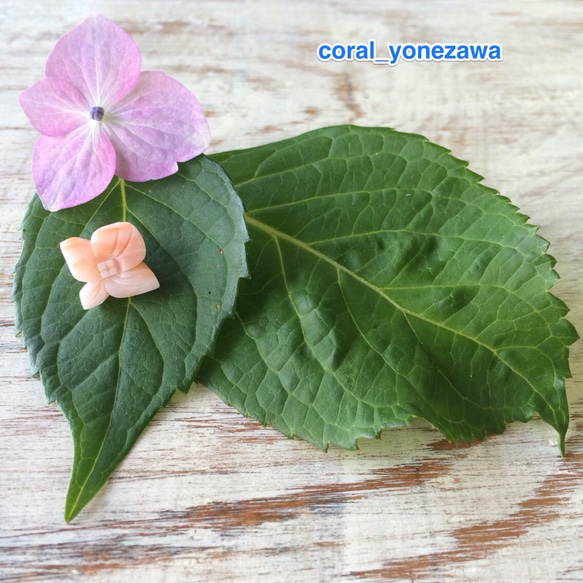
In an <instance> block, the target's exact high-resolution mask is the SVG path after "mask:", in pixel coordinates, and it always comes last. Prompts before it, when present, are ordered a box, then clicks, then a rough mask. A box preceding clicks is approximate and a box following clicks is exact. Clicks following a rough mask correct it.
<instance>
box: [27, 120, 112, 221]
mask: <svg viewBox="0 0 583 583" xmlns="http://www.w3.org/2000/svg"><path fill="white" fill-rule="evenodd" d="M114 172H115V151H114V149H113V146H112V145H111V142H110V141H109V139H108V138H107V136H106V135H105V134H103V132H100V131H99V130H92V129H91V128H89V131H88V128H87V127H86V126H82V127H81V128H79V129H77V130H75V131H73V132H71V133H69V134H67V135H66V136H62V137H56V138H51V137H47V136H39V138H38V140H37V142H36V144H35V147H34V151H33V153H32V177H33V180H34V184H35V187H36V189H37V192H38V194H39V196H40V198H41V200H42V203H43V206H44V207H45V208H46V209H47V210H49V211H57V210H60V209H63V208H68V207H72V206H76V205H78V204H82V203H84V202H87V201H88V200H91V199H92V198H95V197H96V196H98V195H99V194H101V193H102V192H103V191H104V190H105V189H106V188H107V186H108V185H109V183H110V182H111V179H112V178H113V175H114Z"/></svg>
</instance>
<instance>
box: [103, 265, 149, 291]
mask: <svg viewBox="0 0 583 583" xmlns="http://www.w3.org/2000/svg"><path fill="white" fill-rule="evenodd" d="M103 283H104V285H105V289H106V290H107V291H108V293H109V295H111V296H113V297H114V298H129V297H131V296H137V295H139V294H145V293H146V292H149V291H152V290H155V289H158V288H159V287H160V283H159V282H158V279H157V278H156V276H155V275H154V273H153V271H152V270H151V269H150V268H149V267H148V266H147V265H146V264H145V263H140V264H139V265H138V266H137V267H134V268H133V269H130V270H129V271H123V272H122V273H120V274H119V275H116V276H113V277H108V278H107V279H106V280H104V282H103Z"/></svg>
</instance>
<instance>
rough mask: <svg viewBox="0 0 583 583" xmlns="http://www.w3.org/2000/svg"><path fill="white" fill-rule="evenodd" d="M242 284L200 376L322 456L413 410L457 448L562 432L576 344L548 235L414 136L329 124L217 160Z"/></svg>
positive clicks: (247, 411) (458, 164)
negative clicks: (508, 429) (530, 423)
mask: <svg viewBox="0 0 583 583" xmlns="http://www.w3.org/2000/svg"><path fill="white" fill-rule="evenodd" d="M214 159H215V160H217V161H218V162H220V163H221V164H222V165H223V167H224V168H225V169H226V171H227V173H228V174H229V176H230V178H231V180H232V181H233V184H234V186H235V188H236V189H237V191H238V193H239V196H240V197H241V198H242V200H243V204H244V206H245V209H246V215H245V218H246V222H247V226H248V229H249V235H250V238H251V242H250V244H249V245H248V247H247V258H248V262H249V267H250V272H251V278H250V279H249V280H245V281H244V282H242V285H241V287H240V290H239V296H238V299H237V304H236V318H235V319H233V320H231V319H229V320H228V321H226V322H225V325H224V327H223V328H222V330H221V332H220V334H219V341H218V343H217V350H216V352H215V353H214V355H213V356H212V358H207V359H205V361H204V363H203V365H202V367H201V369H200V371H199V374H198V375H197V376H198V379H199V380H200V381H201V382H203V383H205V384H207V385H208V386H209V387H210V388H211V389H212V390H214V391H215V392H216V393H217V394H218V395H220V397H221V398H222V399H223V400H225V401H226V402H228V403H231V404H232V405H234V406H235V407H236V408H237V409H238V410H239V411H241V412H242V413H244V414H246V415H250V416H252V417H254V418H255V419H257V420H259V421H260V422H262V423H269V424H271V425H272V426H273V427H275V428H276V429H278V430H280V431H281V432H283V433H284V434H286V435H288V436H292V435H297V436H300V437H302V438H304V439H306V440H308V441H310V442H312V443H314V444H317V445H318V446H320V447H322V448H326V447H327V446H328V444H336V445H339V446H341V447H345V448H353V447H355V440H356V439H357V438H359V437H363V436H374V435H376V434H378V432H379V431H380V430H381V429H382V428H383V427H389V426H398V425H402V424H405V423H407V422H408V421H410V419H411V418H412V417H413V416H420V417H424V418H425V419H427V420H429V421H430V422H431V423H432V424H433V425H434V426H435V427H437V428H438V429H439V430H440V431H441V432H443V433H444V434H445V436H446V437H447V438H448V439H451V440H454V441H456V442H460V441H462V440H467V441H469V440H471V439H473V438H481V437H483V436H484V434H485V433H486V432H501V431H503V430H504V427H505V423H506V422H508V421H512V420H521V421H527V420H529V419H530V418H531V416H532V415H533V414H534V413H535V412H538V413H539V414H540V415H541V416H542V418H543V419H544V420H545V421H546V422H548V423H549V424H550V425H552V426H553V427H554V428H555V429H556V430H557V431H558V433H559V436H560V447H561V449H563V448H564V437H565V433H566V430H567V425H568V409H567V402H566V398H565V390H564V379H565V378H566V377H568V376H569V366H568V346H569V345H570V344H571V343H572V342H573V341H574V340H575V339H576V338H577V335H576V332H575V330H574V329H573V327H572V326H571V325H570V324H569V323H568V322H567V321H566V320H565V319H564V316H565V314H566V312H567V308H566V307H565V305H564V304H563V303H562V302H561V301H560V300H558V299H557V298H555V297H554V296H553V295H551V294H550V293H549V291H548V290H549V288H550V287H551V286H552V285H553V284H554V283H555V282H556V281H557V275H556V273H555V272H554V271H553V263H554V262H553V259H552V258H551V257H550V256H548V255H546V254H545V251H546V249H547V243H546V242H545V241H544V240H543V239H542V238H540V237H539V236H537V235H536V233H535V231H536V227H534V226H531V225H527V224H526V219H525V217H524V216H523V215H520V214H518V213H517V212H516V209H515V207H513V206H512V205H511V204H509V202H508V200H507V199H505V198H503V197H501V196H499V195H498V194H496V193H495V192H494V191H493V190H491V189H490V188H487V187H485V186H483V185H482V184H480V180H481V177H480V176H477V175H476V174H474V173H472V172H470V171H469V170H468V169H467V168H466V163H465V162H462V161H460V160H457V159H455V158H454V157H452V156H451V155H450V154H449V153H448V151H447V150H445V149H444V148H442V147H440V146H437V145H435V144H432V143H430V142H428V141H427V140H426V139H424V138H423V137H421V136H417V135H411V134H403V133H400V132H397V131H393V130H390V129H381V128H357V127H347V126H342V127H335V128H327V129H322V130H317V131H314V132H311V133H308V134H304V135H301V136H299V137H297V138H294V139H289V140H285V141H282V142H279V143H274V144H269V145H266V146H262V147H257V148H252V149H249V150H242V151H236V152H229V153H224V154H218V155H216V156H214Z"/></svg>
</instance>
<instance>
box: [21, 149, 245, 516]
mask: <svg viewBox="0 0 583 583" xmlns="http://www.w3.org/2000/svg"><path fill="white" fill-rule="evenodd" d="M124 220H127V221H129V222H131V223H133V224H134V225H135V226H136V227H137V228H138V230H139V231H140V232H141V234H142V235H143V237H144V240H145V242H146V248H147V255H146V260H145V261H146V264H147V265H148V266H149V267H150V268H151V269H152V270H153V271H154V273H155V274H156V276H157V278H158V280H159V281H160V289H158V290H156V291H153V292H150V293H147V294H144V295H141V296H136V297H133V298H130V299H115V298H108V299H107V300H106V301H105V303H104V304H102V305H101V306H98V307H96V308H91V309H90V310H88V311H84V310H83V309H82V308H81V305H80V302H79V297H78V294H79V289H80V288H81V286H82V285H83V284H81V283H79V282H77V281H75V280H74V279H73V277H72V276H71V274H70V272H69V270H68V268H67V267H66V265H65V262H64V259H63V256H62V255H61V252H60V249H59V242H60V241H62V240H64V239H66V238H68V237H72V236H81V237H85V238H89V237H90V235H91V234H92V233H93V231H95V230H96V229H97V228H98V227H101V226H103V225H106V224H109V223H114V222H116V221H124ZM23 233H24V246H23V252H22V257H21V259H20V261H19V263H18V266H17V268H16V277H15V287H14V297H15V300H16V308H17V327H18V328H19V329H20V330H21V331H22V334H23V337H24V341H25V344H26V346H27V347H28V350H29V353H30V358H31V362H32V366H33V368H34V369H35V370H36V371H39V372H40V376H41V378H42V381H43V383H44V385H45V389H46V394H47V396H48V398H49V400H50V401H56V402H57V403H58V404H59V406H60V407H61V409H62V410H63V412H64V413H65V415H66V416H67V419H68V420H69V423H70V425H71V430H72V433H73V439H74V445H75V457H74V462H73V471H72V477H71V483H70V486H69V492H68V495H67V502H66V510H65V516H66V518H67V519H68V520H70V519H71V518H73V517H74V516H75V515H76V514H77V513H78V512H79V511H80V510H81V508H83V506H84V505H85V504H87V502H88V501H89V500H90V499H91V498H92V497H93V496H94V495H95V493H96V492H97V491H98V490H99V488H100V487H101V486H102V485H103V483H104V482H105V480H106V479H107V477H108V476H109V475H110V474H111V472H112V471H113V470H114V469H115V467H116V466H117V465H118V464H119V462H120V461H121V460H122V459H123V457H124V456H125V454H126V453H127V452H128V450H129V449H130V447H131V446H132V445H133V443H134V442H135V441H136V439H137V438H138V436H139V435H140V433H141V431H142V430H143V429H144V427H145V426H146V425H147V423H148V422H149V421H150V419H151V418H152V417H153V416H154V414H155V413H156V411H157V410H158V409H159V408H160V407H161V406H163V405H165V404H166V403H167V402H168V400H169V399H170V397H171V396H172V394H173V393H174V391H175V390H176V389H180V390H182V391H187V390H188V388H189V386H190V385H191V383H192V381H193V378H194V375H195V372H196V370H197V368H198V366H199V364H200V362H201V359H202V357H203V356H204V355H205V353H207V352H208V351H209V350H210V349H211V348H212V346H213V343H214V341H215V336H216V333H217V330H218V328H219V325H220V324H221V322H222V320H223V319H224V318H225V316H226V315H228V314H230V313H231V311H232V308H233V304H234V301H235V295H236V290H237V282H238V279H239V277H241V276H242V275H245V274H246V266H245V254H244V243H245V241H246V239H247V234H246V230H245V225H244V223H243V218H242V207H241V203H240V201H239V199H238V198H237V195H236V194H235V192H234V190H233V188H232V186H231V184H230V182H229V180H228V178H227V177H226V176H225V174H224V172H223V171H222V170H221V168H220V167H219V166H218V165H217V164H215V163H214V162H212V161H211V160H209V159H208V158H205V157H204V156H200V157H198V158H196V159H194V160H192V161H190V162H188V163H187V164H184V165H182V166H181V169H180V171H179V173H178V174H176V175H174V176H171V177H169V178H166V179H164V180H160V181H156V182H147V183H129V182H124V181H122V180H118V179H114V181H113V182H112V184H111V185H110V187H109V188H108V189H107V190H106V191H105V193H103V194H102V195H101V196H99V197H98V198H96V199H95V200H93V201H91V202H89V203H87V204H84V205H82V206H78V207H74V208H71V209H66V210H62V211H59V212H56V213H49V212H47V211H45V210H44V209H43V208H42V205H41V203H40V200H39V199H38V197H36V196H35V197H34V199H33V200H32V201H31V203H30V205H29V207H28V209H27V213H26V217H25V220H24V225H23Z"/></svg>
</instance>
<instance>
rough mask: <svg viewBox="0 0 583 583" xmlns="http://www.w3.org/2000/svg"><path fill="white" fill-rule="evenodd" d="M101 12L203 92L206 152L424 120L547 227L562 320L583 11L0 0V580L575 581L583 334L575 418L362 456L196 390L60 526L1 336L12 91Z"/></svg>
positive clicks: (46, 434) (433, 437) (389, 436)
mask: <svg viewBox="0 0 583 583" xmlns="http://www.w3.org/2000/svg"><path fill="white" fill-rule="evenodd" d="M94 12H101V13H102V14H104V15H105V16H108V17H109V18H112V19H113V20H115V21H117V22H118V23H119V24H120V25H122V26H123V27H124V28H125V29H126V30H127V31H128V32H129V33H130V34H132V36H133V37H134V39H135V40H136V42H137V43H138V45H139V46H140V48H141V50H142V55H143V67H144V69H162V70H164V71H165V72H166V73H168V74H170V75H172V76H174V77H176V78H177V79H179V80H180V81H181V82H182V83H183V84H185V85H186V86H187V87H189V88H191V89H192V90H193V91H194V92H195V93H196V94H197V96H198V97H199V99H200V101H201V103H202V106H203V109H204V110H205V111H206V112H207V113H208V115H209V121H210V124H211V129H212V133H213V145H212V149H211V151H220V150H225V149H231V148H244V147H248V146H252V145H257V144H261V143H263V142H267V141H271V140H275V139H280V138H285V137H290V136H292V135H295V134H298V133H301V132H304V131H307V130H310V129H315V128H317V127H322V126H326V125H333V124H341V123H348V122H350V123H356V124H360V125H384V126H391V127H395V128H397V129H399V130H403V131H410V132H416V133H421V134H424V135H425V136H427V137H428V138H429V139H431V140H433V141H436V142H438V143H441V144H443V145H445V146H447V147H449V148H450V149H451V150H452V151H453V153H454V155H456V156H458V157H460V158H462V159H466V160H470V161H471V168H472V169H473V170H474V171H476V172H477V173H479V174H481V175H483V176H485V183H486V184H488V185H490V186H493V187H495V188H497V189H499V190H500V192H501V193H502V194H504V195H505V196H508V197H509V198H511V199H512V201H513V202H514V203H515V204H516V205H517V206H519V207H520V209H521V210H522V211H523V212H524V213H525V214H527V215H529V216H530V217H531V221H532V222H533V223H536V224H540V225H542V227H541V230H540V232H541V234H542V235H543V236H545V237H546V238H548V239H549V240H550V241H552V245H551V248H550V252H551V254H552V255H553V256H555V257H556V259H557V266H556V268H557V270H558V271H559V273H560V274H561V275H562V281H561V283H560V284H559V285H558V286H557V287H556V288H555V291H556V294H557V295H559V296H560V297H561V298H562V299H564V300H565V301H566V302H567V303H568V304H569V306H570V307H571V308H572V312H571V315H570V318H571V320H572V321H573V322H574V324H575V325H576V326H578V327H580V328H582V329H583V327H581V322H582V318H583V302H582V300H581V297H582V295H581V292H580V290H581V281H582V279H583V278H582V275H583V274H582V268H581V263H580V261H579V258H580V256H581V254H582V251H583V236H582V235H581V232H580V225H581V218H582V208H583V203H582V198H581V197H583V189H582V184H583V180H582V176H583V158H582V156H581V152H582V147H581V146H582V138H583V122H582V120H583V94H582V93H583V84H582V82H581V75H580V70H581V62H582V60H583V48H582V47H581V42H580V40H581V30H582V25H583V3H581V2H578V1H576V0H541V1H539V2H526V1H519V2H516V1H515V2H512V3H510V2H507V1H502V0H491V1H488V2H486V1H479V2H477V1H474V2H466V1H463V0H458V1H454V0H451V1H445V0H444V1H440V2H429V1H427V2H424V1H421V0H413V1H409V2H397V1H387V2H381V1H372V0H368V1H361V2H349V1H347V0H330V1H328V2H319V3H318V2H311V1H309V0H297V1H295V2H294V3H291V2H284V1H283V0H282V1H269V0H256V1H254V2H243V1H234V0H233V1H225V0H221V1H211V0H200V1H197V2H194V1H193V2H188V1H178V0H167V1H162V0H159V1H152V2H137V1H130V2H117V1H107V2H98V1H89V0H85V1H81V0H75V1H73V0H60V1H58V2H57V1H56V0H45V1H41V2H26V1H25V2H11V1H8V0H0V73H1V79H2V84H1V87H2V89H1V91H2V93H1V100H2V101H1V107H0V128H1V130H2V131H1V132H0V164H1V165H2V173H1V176H2V179H1V182H0V204H1V205H2V213H1V214H0V237H1V245H0V269H1V279H0V344H1V347H2V353H1V356H0V358H2V366H1V367H0V387H1V389H2V398H1V399H0V459H1V464H0V491H1V494H2V495H1V497H0V516H1V517H2V519H1V520H0V580H2V581H51V580H55V581H56V580H59V581H61V582H66V581H77V580H83V581H91V582H95V583H101V582H107V583H112V582H113V583H116V582H124V583H125V582H140V583H143V582H144V581H147V582H157V581H179V580H186V581H236V582H246V581H290V582H294V581H476V582H479V581H536V582H548V581H565V582H566V581H583V555H582V553H581V551H582V549H583V543H582V542H581V541H582V540H583V387H582V384H581V373H582V372H583V371H582V349H581V346H580V344H579V343H578V344H576V345H575V346H574V347H573V349H572V360H571V363H572V369H573V374H574V378H573V379H572V380H571V381H569V383H568V393H569V401H570V405H571V412H572V414H571V419H572V421H571V429H570V432H569V435H568V443H567V446H568V454H567V456H566V458H565V459H561V458H560V456H559V455H558V451H557V448H556V437H555V435H554V433H553V430H552V429H550V428H549V427H548V426H546V425H544V424H543V423H541V422H540V421H534V422H531V423H528V424H526V425H521V424H512V425H510V426H509V427H508V430H507V432H506V433H505V434H504V435H498V436H491V437H488V438H486V439H485V440H484V441H483V442H481V443H478V444H475V445H473V446H472V447H469V448H467V447H466V448H459V449H456V448H453V447H450V446H449V445H448V444H447V443H446V442H445V441H444V440H443V439H442V438H441V436H440V435H439V434H438V433H436V432H435V431H433V430H432V429H431V428H430V427H429V426H428V425H427V424H426V423H424V422H422V421H418V422H416V423H414V424H413V425H412V426H411V427H408V428H405V429H399V430H391V431H385V432H384V434H383V436H382V439H380V440H372V441H362V442H361V449H360V451H357V452H345V451H341V450H338V449H331V451H330V452H328V453H327V454H324V453H322V452H320V451H319V450H317V449H315V448H313V447H312V446H310V445H308V444H306V443H303V442H300V441H289V440H287V439H285V438H284V437H282V436H281V435H279V434H278V433H277V432H275V431H273V430H271V429H269V428H261V427H259V426H258V424H257V423H255V422H254V421H252V420H248V419H244V418H242V417H241V416H240V415H239V414H238V413H237V412H235V411H234V410H232V409H230V408H229V407H227V406H226V405H224V404H222V403H221V402H220V400H219V399H218V398H216V397H215V396H214V395H213V394H212V393H210V392H209V391H208V390H206V389H204V388H202V387H198V388H196V389H193V390H192V391H191V393H190V394H189V395H187V396H180V397H177V398H176V399H174V400H173V401H172V403H171V404H170V406H169V407H168V408H167V409H165V410H164V411H162V412H161V413H160V414H159V415H158V416H157V417H156V419H155V421H154V422H153V423H152V425H151V427H149V428H148V430H147V431H146V432H145V433H144V435H143V436H142V438H141V439H140V440H139V442H138V443H137V444H136V446H135V447H134V449H133V450H132V451H131V452H130V454H129V456H128V457H127V458H126V460H125V461H124V462H123V463H122V464H121V466H120V467H119V468H118V470H117V471H116V472H115V474H114V475H113V476H112V478H111V479H110V481H109V482H108V484H107V486H106V487H105V488H104V489H103V491H102V492H101V493H100V494H99V495H98V496H97V497H96V498H95V500H94V501H93V502H92V503H91V504H90V505H89V506H88V507H87V508H86V509H85V510H84V511H83V512H82V513H81V515H80V516H79V517H78V518H77V519H76V520H75V521H74V522H73V523H72V524H70V525H66V524H65V523H64V521H63V518H62V512H63V505H64V497H65V492H66V488H67V481H68V476H69V470H70V463H71V456H72V446H71V440H70V436H69V431H68V427H67V424H66V421H65V420H64V418H63V416H62V415H61V414H60V412H59V411H58V410H57V409H56V408H55V407H54V406H49V405H47V404H46V402H45V399H44V395H43V389H42V386H41V384H40V382H39V381H38V380H37V379H35V378H32V377H31V376H30V373H29V367H28V357H27V355H26V352H25V351H24V350H23V349H22V348H21V344H20V341H19V340H18V339H17V338H15V337H14V326H13V324H14V315H13V306H12V304H11V302H10V288H11V283H12V275H11V274H12V269H13V266H14V264H15V262H16V260H17V257H18V254H19V251H20V241H19V232H18V230H19V224H20V221H21V218H22V215H23V212H24V208H25V206H26V203H27V201H28V199H29V197H30V196H31V194H32V191H33V187H32V181H31V178H30V158H31V152H32V146H33V144H34V141H35V138H36V135H35V132H34V130H33V129H32V128H30V127H29V125H28V123H27V121H26V118H25V117H24V114H23V113H22V112H21V111H20V109H19V107H18V105H17V103H16V96H17V94H18V92H19V91H21V90H23V89H25V88H26V87H28V86H29V85H30V84H32V83H33V82H34V81H35V80H37V79H38V78H40V77H41V76H42V75H43V67H44V62H45V59H46V56H47V55H48V53H49V51H50V49H51V48H52V46H53V44H54V42H55V41H56V40H57V38H58V37H59V36H60V35H61V34H62V33H64V32H65V31H67V30H69V29H70V28H72V27H73V26H75V25H76V24H78V23H79V22H80V21H81V20H82V19H83V18H84V17H85V16H87V15H89V14H91V13H94ZM371 38H374V39H376V41H377V50H379V51H380V49H381V46H382V44H383V43H386V42H412V43H417V42H426V43H436V42H441V43H447V42H468V43H481V42H490V43H492V42H497V43H500V44H501V45H502V46H503V50H504V61H503V62H502V63H400V64H399V65H398V66H397V67H394V68H389V67H384V66H375V65H373V64H369V63H323V62H320V61H319V60H318V59H317V58H316V47H317V46H318V45H319V44H320V43H322V42H326V41H331V42H343V43H348V42H353V41H355V42H360V41H363V42H366V41H367V40H368V39H371Z"/></svg>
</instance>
